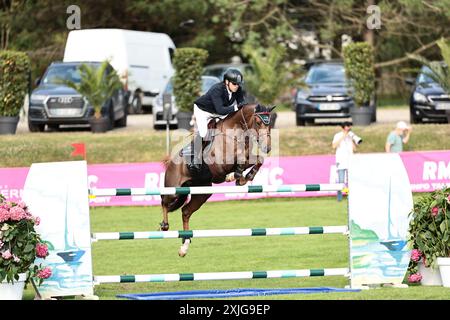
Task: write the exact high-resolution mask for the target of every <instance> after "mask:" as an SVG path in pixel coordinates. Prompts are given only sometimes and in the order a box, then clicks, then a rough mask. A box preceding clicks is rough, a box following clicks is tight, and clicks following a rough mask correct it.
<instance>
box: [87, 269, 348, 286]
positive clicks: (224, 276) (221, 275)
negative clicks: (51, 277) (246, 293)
mask: <svg viewBox="0 0 450 320" xmlns="http://www.w3.org/2000/svg"><path fill="white" fill-rule="evenodd" d="M322 276H344V277H349V276H350V274H349V269H348V268H330V269H301V270H272V271H244V272H204V273H172V274H147V275H122V276H94V284H101V283H129V282H173V281H201V280H241V279H273V278H301V277H303V278H304V277H322Z"/></svg>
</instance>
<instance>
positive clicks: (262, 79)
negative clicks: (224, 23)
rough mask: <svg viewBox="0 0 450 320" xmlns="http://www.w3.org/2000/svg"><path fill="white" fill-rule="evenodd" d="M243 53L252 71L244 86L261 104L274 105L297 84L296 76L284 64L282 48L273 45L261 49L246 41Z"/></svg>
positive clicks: (284, 50)
mask: <svg viewBox="0 0 450 320" xmlns="http://www.w3.org/2000/svg"><path fill="white" fill-rule="evenodd" d="M243 52H244V54H245V55H247V56H248V57H249V61H250V64H251V66H252V70H253V71H252V72H249V73H248V74H247V75H246V78H245V82H246V85H247V87H248V89H249V91H250V92H252V94H254V95H255V96H256V98H257V100H258V101H259V102H261V103H262V104H264V105H270V104H274V103H275V101H276V100H277V99H278V98H279V97H280V96H281V95H282V94H283V93H284V92H285V91H286V90H287V89H289V88H290V87H291V86H293V85H297V84H299V80H298V79H299V76H298V74H297V73H296V72H294V70H292V68H291V67H288V66H287V64H286V62H285V57H286V48H285V47H284V46H282V45H280V44H278V43H274V44H273V45H271V46H269V47H262V46H258V45H256V44H255V42H253V43H252V41H248V42H246V43H245V45H244V48H243Z"/></svg>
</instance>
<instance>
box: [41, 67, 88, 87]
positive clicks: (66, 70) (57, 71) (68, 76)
mask: <svg viewBox="0 0 450 320" xmlns="http://www.w3.org/2000/svg"><path fill="white" fill-rule="evenodd" d="M90 66H93V67H94V68H96V66H95V65H90ZM79 67H80V66H79V65H55V66H51V67H49V69H48V70H47V72H46V73H45V75H44V78H43V79H42V83H43V84H61V82H64V81H72V82H74V83H80V81H81V76H80V71H79Z"/></svg>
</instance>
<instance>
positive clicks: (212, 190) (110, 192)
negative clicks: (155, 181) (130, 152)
mask: <svg viewBox="0 0 450 320" xmlns="http://www.w3.org/2000/svg"><path fill="white" fill-rule="evenodd" d="M344 188H345V184H343V183H334V184H290V185H279V186H272V185H254V186H251V185H249V186H213V187H167V188H154V189H147V188H105V189H89V195H90V196H91V197H106V196H149V195H175V194H184V195H185V194H216V193H221V194H225V193H262V192H274V193H278V192H281V193H282V192H310V191H341V190H343V189H344Z"/></svg>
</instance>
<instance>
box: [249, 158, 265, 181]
mask: <svg viewBox="0 0 450 320" xmlns="http://www.w3.org/2000/svg"><path fill="white" fill-rule="evenodd" d="M262 165H263V163H262V162H258V163H257V164H255V165H254V166H253V168H251V170H250V171H249V172H248V173H247V174H246V175H245V180H246V182H248V181H253V179H254V178H255V176H256V174H257V173H258V171H259V168H261V166H262Z"/></svg>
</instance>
